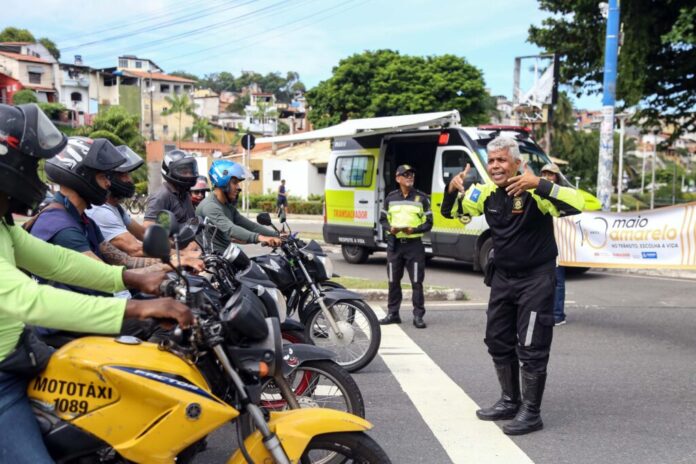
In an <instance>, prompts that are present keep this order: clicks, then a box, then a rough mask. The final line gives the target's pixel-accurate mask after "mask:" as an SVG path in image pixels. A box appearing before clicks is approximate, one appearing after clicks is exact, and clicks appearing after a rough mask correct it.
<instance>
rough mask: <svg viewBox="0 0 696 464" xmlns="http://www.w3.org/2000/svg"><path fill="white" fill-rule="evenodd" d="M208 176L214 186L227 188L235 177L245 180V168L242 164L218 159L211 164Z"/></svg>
mask: <svg viewBox="0 0 696 464" xmlns="http://www.w3.org/2000/svg"><path fill="white" fill-rule="evenodd" d="M208 177H209V178H210V183H211V184H213V188H221V189H223V190H227V188H228V187H229V185H230V180H232V178H233V177H236V178H237V179H239V180H240V181H241V180H244V178H245V176H244V168H243V167H242V165H240V164H237V163H235V162H232V161H230V160H216V161H213V164H211V165H210V170H209V171H208Z"/></svg>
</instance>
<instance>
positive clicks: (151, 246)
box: [143, 224, 170, 263]
mask: <svg viewBox="0 0 696 464" xmlns="http://www.w3.org/2000/svg"><path fill="white" fill-rule="evenodd" d="M143 251H144V252H145V254H146V255H147V256H150V257H152V258H158V259H161V260H162V261H163V262H165V263H168V262H169V251H170V248H169V233H168V232H167V230H166V229H165V228H164V227H162V226H161V225H159V224H153V225H151V226H150V227H148V228H147V230H146V231H145V237H143Z"/></svg>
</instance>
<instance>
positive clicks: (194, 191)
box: [191, 176, 210, 208]
mask: <svg viewBox="0 0 696 464" xmlns="http://www.w3.org/2000/svg"><path fill="white" fill-rule="evenodd" d="M207 192H210V189H209V188H208V179H206V178H205V176H198V180H197V181H196V185H194V186H193V187H191V202H192V203H193V207H194V208H196V207H198V205H200V204H201V201H203V199H204V198H205V194H206V193H207Z"/></svg>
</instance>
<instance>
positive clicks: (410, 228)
mask: <svg viewBox="0 0 696 464" xmlns="http://www.w3.org/2000/svg"><path fill="white" fill-rule="evenodd" d="M402 230H403V231H404V232H405V233H406V234H407V235H411V234H412V233H413V227H406V228H405V229H402Z"/></svg>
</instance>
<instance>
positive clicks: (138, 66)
mask: <svg viewBox="0 0 696 464" xmlns="http://www.w3.org/2000/svg"><path fill="white" fill-rule="evenodd" d="M135 67H136V68H138V69H141V68H142V67H143V62H142V61H136V62H135Z"/></svg>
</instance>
